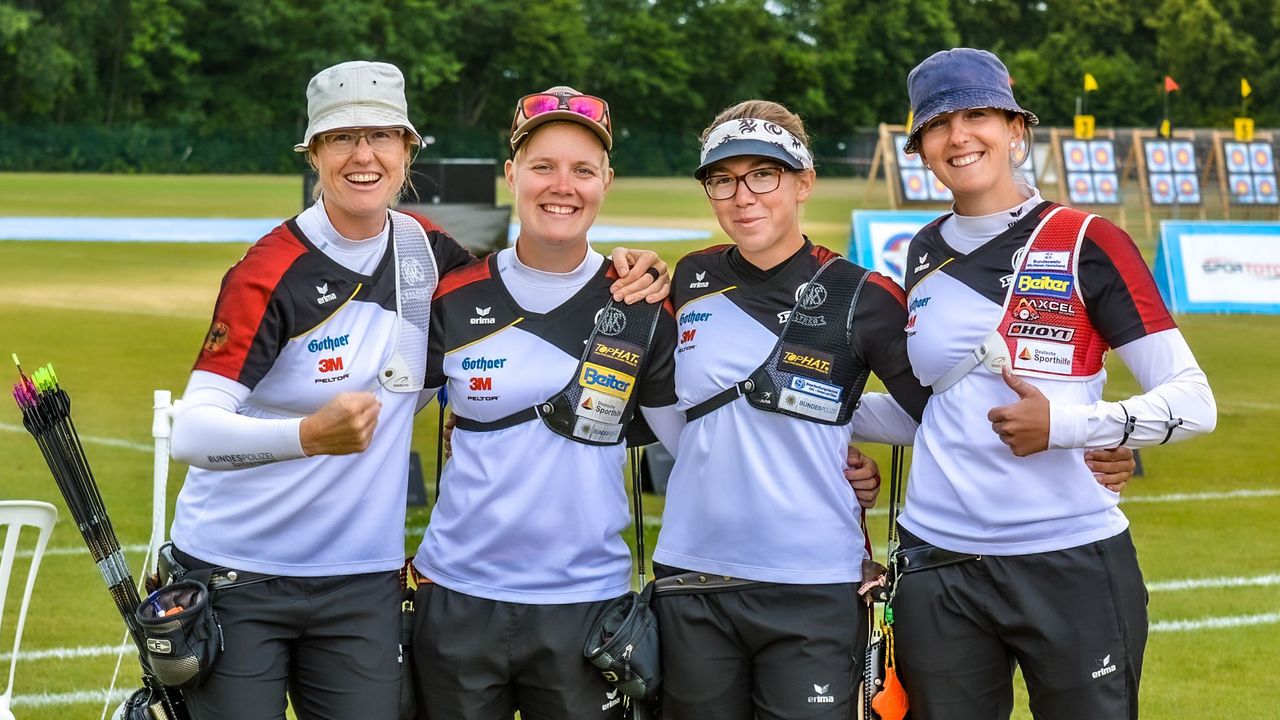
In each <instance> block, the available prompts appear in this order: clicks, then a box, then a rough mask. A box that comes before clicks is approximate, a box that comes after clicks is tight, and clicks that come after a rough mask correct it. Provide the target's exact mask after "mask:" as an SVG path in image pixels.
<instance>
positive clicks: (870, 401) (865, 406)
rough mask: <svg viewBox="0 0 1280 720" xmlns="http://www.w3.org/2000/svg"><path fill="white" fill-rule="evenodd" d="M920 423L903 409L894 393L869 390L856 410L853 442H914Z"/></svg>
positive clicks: (904, 444)
mask: <svg viewBox="0 0 1280 720" xmlns="http://www.w3.org/2000/svg"><path fill="white" fill-rule="evenodd" d="M919 427H920V423H918V422H917V421H916V419H915V418H913V417H911V415H910V414H909V413H908V412H907V411H906V410H903V409H902V406H901V405H899V404H898V402H897V401H896V400H894V399H893V396H891V395H886V394H884V393H867V394H865V395H863V396H862V404H860V405H858V409H857V410H856V411H854V413H853V432H852V435H851V438H850V439H851V440H852V441H853V442H877V443H884V444H885V445H903V446H907V445H911V444H913V443H914V442H915V438H916V429H918V428H919Z"/></svg>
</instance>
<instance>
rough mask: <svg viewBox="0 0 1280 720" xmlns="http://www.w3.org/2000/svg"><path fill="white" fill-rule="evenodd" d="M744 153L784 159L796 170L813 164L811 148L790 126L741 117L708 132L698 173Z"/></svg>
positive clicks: (704, 172)
mask: <svg viewBox="0 0 1280 720" xmlns="http://www.w3.org/2000/svg"><path fill="white" fill-rule="evenodd" d="M743 155H760V156H763V157H769V158H773V159H775V160H781V161H782V162H784V163H786V164H787V166H788V167H790V168H792V169H793V170H801V169H807V168H812V167H813V156H812V155H810V154H809V149H808V148H806V147H805V146H804V143H802V142H800V138H797V137H796V136H795V135H792V134H791V133H790V132H788V131H787V129H786V128H784V127H782V126H781V125H778V124H777V123H772V122H769V121H768V120H761V119H759V118H741V119H739V120H729V121H726V122H723V123H720V124H719V125H717V126H716V128H715V129H714V130H712V131H711V134H710V135H708V136H707V141H706V142H704V143H703V144H702V156H701V159H700V162H699V163H698V170H697V171H696V172H695V173H694V177H697V178H699V179H701V178H702V177H703V176H704V175H705V174H706V171H707V168H708V166H710V165H711V164H713V163H717V162H720V161H721V160H724V159H726V158H731V157H741V156H743Z"/></svg>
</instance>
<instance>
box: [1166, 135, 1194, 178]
mask: <svg viewBox="0 0 1280 720" xmlns="http://www.w3.org/2000/svg"><path fill="white" fill-rule="evenodd" d="M1169 152H1170V154H1171V155H1173V171H1174V172H1180V173H1193V172H1195V171H1196V148H1195V146H1194V145H1192V144H1191V143H1189V142H1187V141H1185V140H1179V141H1177V142H1173V143H1169Z"/></svg>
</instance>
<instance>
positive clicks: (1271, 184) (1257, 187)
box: [1253, 175, 1280, 205]
mask: <svg viewBox="0 0 1280 720" xmlns="http://www.w3.org/2000/svg"><path fill="white" fill-rule="evenodd" d="M1253 193H1254V202H1257V203H1258V204H1260V205H1275V204H1277V203H1280V196H1278V195H1277V194H1276V178H1275V176H1274V175H1255V176H1254V178H1253Z"/></svg>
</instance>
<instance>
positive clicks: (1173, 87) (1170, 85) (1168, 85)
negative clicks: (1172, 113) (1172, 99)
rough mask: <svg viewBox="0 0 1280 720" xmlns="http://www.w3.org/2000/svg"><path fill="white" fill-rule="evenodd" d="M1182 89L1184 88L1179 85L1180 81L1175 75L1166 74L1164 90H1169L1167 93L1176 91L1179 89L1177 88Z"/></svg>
mask: <svg viewBox="0 0 1280 720" xmlns="http://www.w3.org/2000/svg"><path fill="white" fill-rule="evenodd" d="M1181 89H1182V88H1180V87H1178V83H1177V82H1176V81H1175V80H1174V79H1173V77H1172V76H1170V75H1165V76H1164V91H1165V92H1167V93H1171V92H1175V91H1177V90H1181Z"/></svg>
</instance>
